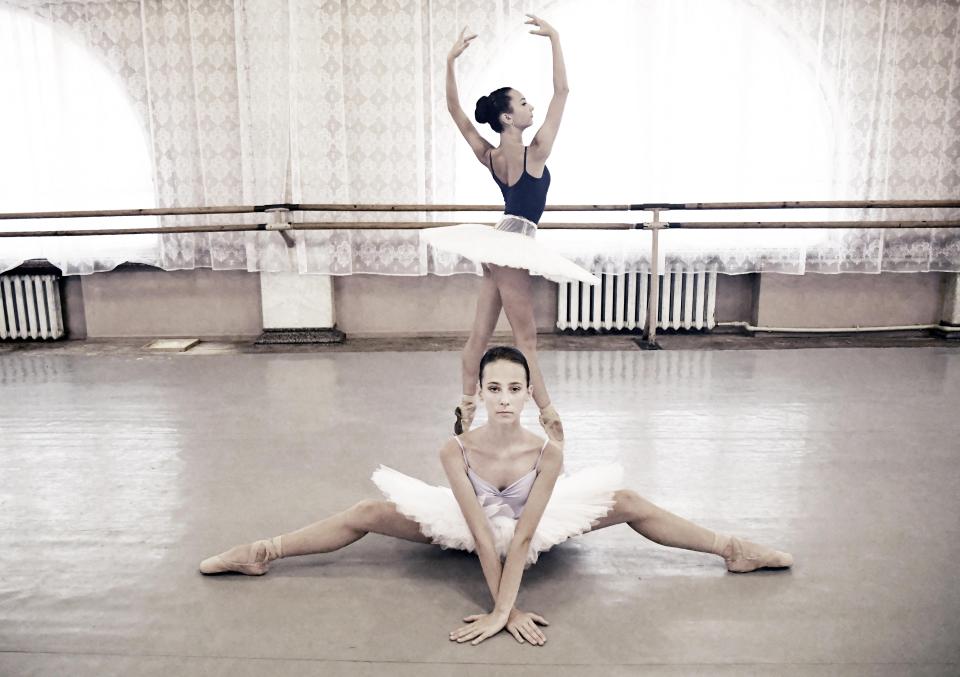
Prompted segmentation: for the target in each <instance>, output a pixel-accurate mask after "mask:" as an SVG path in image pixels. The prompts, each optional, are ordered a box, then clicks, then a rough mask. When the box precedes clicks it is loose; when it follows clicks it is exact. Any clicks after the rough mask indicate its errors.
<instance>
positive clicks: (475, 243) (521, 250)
mask: <svg viewBox="0 0 960 677" xmlns="http://www.w3.org/2000/svg"><path fill="white" fill-rule="evenodd" d="M536 230H537V226H536V224H535V223H533V222H532V221H528V220H527V219H525V218H523V217H520V216H513V215H510V214H506V215H504V216H503V217H502V218H501V219H500V221H499V222H498V223H497V225H496V226H494V227H493V228H491V227H490V226H483V225H480V224H477V223H465V224H461V225H458V226H445V227H442V228H427V229H424V230H423V232H422V233H421V235H420V237H421V238H422V239H423V240H424V241H426V242H427V243H428V244H430V245H432V246H433V247H434V248H436V249H438V250H440V251H442V252H447V253H450V254H457V255H458V256H462V257H464V258H466V259H470V260H471V261H475V262H477V263H488V264H493V265H496V266H509V267H511V268H524V269H526V270H529V271H530V274H531V275H541V276H543V277H545V278H547V279H548V280H552V281H554V282H585V283H586V284H591V285H593V284H600V279H599V278H598V277H596V276H595V275H593V274H591V273H590V272H589V271H588V270H586V269H584V268H581V267H580V266H578V265H577V264H576V263H574V262H573V261H571V260H570V259H567V258H565V257H563V256H561V255H560V254H557V253H556V252H554V251H551V250H549V249H547V248H545V247H544V246H543V245H541V244H539V243H538V242H537V240H536V238H535V237H534V235H535V233H536Z"/></svg>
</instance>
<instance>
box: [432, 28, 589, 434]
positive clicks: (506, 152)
mask: <svg viewBox="0 0 960 677" xmlns="http://www.w3.org/2000/svg"><path fill="white" fill-rule="evenodd" d="M527 16H528V17H530V19H529V20H528V21H526V22H525V23H527V24H531V25H533V26H535V28H534V30H531V31H530V32H531V33H533V34H534V35H542V36H545V37H547V38H549V39H550V44H551V46H552V49H553V98H552V99H551V100H550V106H549V107H548V108H547V115H546V118H545V119H544V121H543V124H542V125H541V126H540V129H539V130H538V131H537V133H536V135H535V136H534V137H533V141H531V143H530V145H529V146H524V145H523V132H524V130H526V129H527V128H529V127H530V126H531V125H533V106H532V105H531V104H530V103H529V102H528V101H527V100H526V98H525V97H524V96H523V94H521V93H520V92H518V91H517V90H515V89H512V88H511V87H501V88H500V89H497V90H494V91H493V92H491V93H490V94H489V95H487V96H482V97H480V99H479V100H478V101H477V108H476V113H475V116H474V117H475V118H476V120H477V122H479V123H480V124H489V125H490V127H491V128H492V129H493V131H495V132H497V133H499V134H500V145H499V146H497V147H496V148H494V147H493V145H492V144H490V143H489V142H488V141H487V140H486V139H484V138H483V137H482V136H481V135H480V132H479V131H477V128H476V127H474V126H473V124H472V123H471V122H470V120H469V119H468V118H467V116H466V114H465V113H464V112H463V108H461V106H460V97H459V95H458V93H457V80H456V72H455V66H454V62H455V61H456V59H457V57H459V56H460V55H461V54H463V51H464V50H465V49H466V48H467V47H468V46H469V45H470V41H471V40H473V39H474V38H476V37H477V36H476V34H474V35H466V28H464V29H463V31H461V32H460V37H459V38H458V39H457V42H456V44H454V46H453V48H452V49H451V50H450V53H449V54H448V55H447V86H446V89H447V110H449V111H450V115H451V116H452V117H453V121H454V122H455V123H456V125H457V128H458V129H459V130H460V133H461V134H463V137H464V138H465V139H466V140H467V143H469V144H470V148H471V149H472V150H473V153H474V155H476V156H477V160H479V161H480V162H481V163H482V164H483V165H484V166H485V167H488V168H489V170H490V173H491V174H492V175H493V180H494V181H496V183H497V185H498V186H499V187H500V191H501V192H502V193H503V200H504V215H503V217H502V218H501V219H500V220H499V222H498V223H497V225H496V226H495V227H494V228H492V229H491V228H489V227H486V226H480V225H475V224H466V225H460V226H452V227H449V228H437V229H432V230H428V231H426V232H425V233H424V235H423V238H424V239H425V240H426V241H427V242H429V243H430V244H432V245H433V246H434V247H436V248H438V249H441V250H445V251H448V252H452V253H456V254H459V255H461V256H464V257H466V258H468V259H471V260H474V261H477V262H479V263H481V264H482V267H483V281H482V282H481V286H480V296H479V298H478V299H477V312H476V316H475V317H474V321H473V327H472V329H471V332H470V338H469V339H467V344H466V345H465V346H464V348H463V354H462V370H463V371H462V376H463V398H462V400H461V402H460V405H459V406H458V407H457V408H456V409H455V414H456V417H457V418H456V422H455V423H454V432H455V433H457V434H458V435H459V434H461V433H463V432H466V431H467V430H469V429H470V426H471V423H472V422H473V417H474V414H475V412H476V408H477V368H478V366H479V365H480V357H481V356H482V355H483V351H484V350H485V349H486V347H487V343H488V342H489V340H490V337H491V336H492V335H493V330H494V328H495V327H496V324H497V319H498V318H499V317H500V310H501V309H503V310H504V311H505V312H506V314H507V320H508V321H509V322H510V328H511V330H512V331H513V340H514V344H515V345H516V346H517V347H518V348H519V349H520V350H521V351H522V352H523V354H524V355H525V356H526V357H527V360H528V361H529V364H530V377H531V381H532V384H533V398H534V401H535V402H536V404H537V406H538V407H539V408H540V424H541V425H542V426H543V428H544V430H545V431H546V433H547V436H548V437H549V438H550V439H551V440H553V441H555V442H558V443H562V442H563V426H562V424H561V422H560V415H559V414H558V413H557V410H556V409H555V408H554V406H553V405H552V404H551V403H550V395H549V394H548V393H547V388H546V385H545V384H544V381H543V373H542V372H541V370H540V361H539V358H538V356H537V326H536V320H535V318H534V313H533V289H532V283H531V280H530V275H531V274H537V275H543V276H544V277H546V278H548V279H551V280H554V281H557V282H567V281H573V280H578V281H581V282H586V283H588V284H597V283H598V282H599V280H598V279H597V278H596V277H595V276H594V275H591V274H590V273H589V272H588V271H586V270H584V269H583V268H581V267H580V266H577V265H576V264H574V263H573V262H572V261H569V260H567V259H565V258H563V257H562V256H560V255H559V254H555V253H553V252H550V251H548V250H546V249H544V248H542V247H540V246H539V245H537V243H536V241H535V240H534V236H535V234H536V231H537V223H538V222H539V221H540V217H541V215H542V214H543V209H544V206H545V205H546V200H547V189H548V188H549V186H550V171H549V170H548V169H547V166H546V162H547V158H548V157H549V156H550V151H551V149H552V148H553V141H554V139H555V138H556V136H557V130H558V129H559V127H560V119H561V117H562V116H563V108H564V106H565V104H566V101H567V92H568V91H569V90H568V88H567V73H566V69H565V67H564V64H563V53H562V52H561V50H560V36H559V35H558V33H557V31H556V29H555V28H553V27H552V26H551V25H550V24H548V23H547V22H546V21H544V20H543V19H541V18H539V17H536V16H534V15H532V14H528V15H527Z"/></svg>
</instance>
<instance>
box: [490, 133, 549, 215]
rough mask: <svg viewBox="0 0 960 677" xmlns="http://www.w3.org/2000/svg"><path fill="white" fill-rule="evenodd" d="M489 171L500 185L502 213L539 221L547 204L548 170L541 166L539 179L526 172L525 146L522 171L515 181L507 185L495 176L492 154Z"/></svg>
mask: <svg viewBox="0 0 960 677" xmlns="http://www.w3.org/2000/svg"><path fill="white" fill-rule="evenodd" d="M490 173H491V174H492V175H493V180H494V181H496V182H497V185H498V186H500V192H501V193H503V202H504V207H503V212H504V214H513V215H515V216H522V217H523V218H525V219H527V220H529V221H533V222H534V223H539V222H540V217H541V216H543V208H544V207H545V206H546V204H547V189H549V188H550V170H549V169H547V168H546V167H544V168H543V176H541V177H540V178H539V179H538V178H537V177H535V176H531V175H530V174H528V173H527V147H526V146H524V148H523V173H522V174H521V175H520V178H519V179H517V182H516V183H515V184H513V185H512V186H508V185H507V184H505V183H504V182H503V181H501V180H500V179H498V178H497V175H496V173H495V172H494V171H493V155H492V154H491V156H490Z"/></svg>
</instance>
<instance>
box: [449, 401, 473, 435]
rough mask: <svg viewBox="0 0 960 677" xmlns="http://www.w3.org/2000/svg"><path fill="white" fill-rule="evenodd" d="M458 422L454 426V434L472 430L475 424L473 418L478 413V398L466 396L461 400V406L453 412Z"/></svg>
mask: <svg viewBox="0 0 960 677" xmlns="http://www.w3.org/2000/svg"><path fill="white" fill-rule="evenodd" d="M453 413H454V414H455V415H456V417H457V420H456V421H455V422H454V424H453V432H454V433H455V434H457V435H462V434H463V433H465V432H467V431H468V430H470V426H471V425H472V424H473V417H474V415H475V414H476V413H477V396H476V395H464V396H463V399H461V400H460V406H458V407H457V408H456V409H454V410H453Z"/></svg>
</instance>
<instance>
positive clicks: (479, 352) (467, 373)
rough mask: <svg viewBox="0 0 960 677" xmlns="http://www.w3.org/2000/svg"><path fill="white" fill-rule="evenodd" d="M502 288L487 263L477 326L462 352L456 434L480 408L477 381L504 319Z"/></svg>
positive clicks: (464, 428)
mask: <svg viewBox="0 0 960 677" xmlns="http://www.w3.org/2000/svg"><path fill="white" fill-rule="evenodd" d="M501 308H502V306H501V303H500V291H499V290H498V289H497V283H496V282H495V281H494V279H493V276H492V275H491V274H490V269H489V268H488V267H487V266H486V265H484V266H483V280H482V281H481V282H480V294H479V296H477V312H476V314H475V315H474V317H473V327H472V328H471V330H470V338H468V339H467V343H466V345H465V346H464V347H463V353H461V355H460V365H461V376H462V379H463V396H462V397H461V398H460V405H459V406H458V407H457V408H456V410H455V412H454V413H455V415H456V417H457V419H456V422H455V423H454V426H453V431H454V432H455V433H456V434H458V435H459V434H460V433H464V432H466V431H467V430H469V429H470V426H471V425H472V423H473V417H474V415H475V414H476V412H477V382H478V380H479V379H478V373H479V371H480V360H481V358H482V357H483V353H484V352H485V351H486V349H487V344H488V343H489V342H490V337H491V336H492V335H493V330H494V328H496V326H497V320H498V319H500V310H501Z"/></svg>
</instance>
